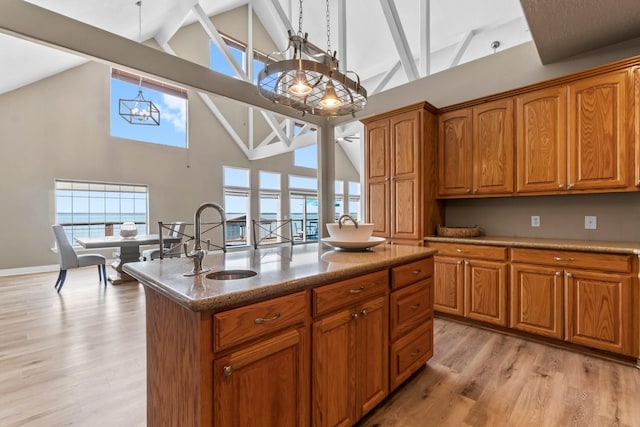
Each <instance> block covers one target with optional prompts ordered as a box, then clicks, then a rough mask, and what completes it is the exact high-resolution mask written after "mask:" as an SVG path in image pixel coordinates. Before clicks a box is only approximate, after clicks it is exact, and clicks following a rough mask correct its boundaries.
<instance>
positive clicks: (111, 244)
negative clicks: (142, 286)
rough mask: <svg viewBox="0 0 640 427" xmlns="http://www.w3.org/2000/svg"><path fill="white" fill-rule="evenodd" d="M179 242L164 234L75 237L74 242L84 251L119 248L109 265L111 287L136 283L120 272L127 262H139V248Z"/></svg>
mask: <svg viewBox="0 0 640 427" xmlns="http://www.w3.org/2000/svg"><path fill="white" fill-rule="evenodd" d="M160 237H162V239H161V238H160ZM181 240H182V236H169V235H164V234H163V235H162V236H160V235H159V234H141V235H136V236H132V237H122V236H105V237H76V242H78V244H80V246H82V247H83V248H85V249H100V248H116V247H117V248H120V254H119V256H118V258H117V259H116V260H115V261H114V262H113V264H111V266H112V267H113V269H114V270H115V273H114V274H110V275H109V281H110V282H111V283H112V284H113V285H120V284H122V283H126V282H131V281H136V279H134V278H133V277H131V276H129V275H128V274H127V273H125V272H124V271H122V266H123V265H124V264H126V263H128V262H136V261H140V246H144V245H159V244H160V243H161V242H162V244H165V243H179V242H180V241H181Z"/></svg>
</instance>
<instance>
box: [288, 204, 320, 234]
mask: <svg viewBox="0 0 640 427" xmlns="http://www.w3.org/2000/svg"><path fill="white" fill-rule="evenodd" d="M289 205H290V207H291V224H292V229H293V240H294V242H317V241H318V196H317V195H315V194H308V193H296V192H292V193H291V197H290V199H289Z"/></svg>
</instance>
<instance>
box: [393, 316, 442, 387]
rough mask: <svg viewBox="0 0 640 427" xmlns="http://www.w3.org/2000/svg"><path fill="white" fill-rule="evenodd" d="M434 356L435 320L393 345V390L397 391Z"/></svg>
mask: <svg viewBox="0 0 640 427" xmlns="http://www.w3.org/2000/svg"><path fill="white" fill-rule="evenodd" d="M431 356H433V320H429V321H428V322H426V323H424V324H423V325H421V326H420V327H418V328H416V329H414V330H413V331H411V332H410V333H408V334H407V335H405V336H403V337H402V338H400V339H398V341H396V342H395V343H393V344H392V345H391V361H390V363H391V365H390V366H391V380H390V381H391V389H392V390H393V389H395V388H396V387H398V386H399V385H400V384H402V383H403V382H404V381H405V380H406V379H407V378H409V377H410V376H411V375H412V374H413V373H414V372H415V371H417V370H418V369H420V367H421V366H423V365H424V364H425V363H427V361H428V360H429V359H430V358H431Z"/></svg>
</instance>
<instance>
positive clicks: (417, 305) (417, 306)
mask: <svg viewBox="0 0 640 427" xmlns="http://www.w3.org/2000/svg"><path fill="white" fill-rule="evenodd" d="M409 308H410V309H411V310H417V309H419V308H420V303H418V304H414V305H412V306H411V307H409Z"/></svg>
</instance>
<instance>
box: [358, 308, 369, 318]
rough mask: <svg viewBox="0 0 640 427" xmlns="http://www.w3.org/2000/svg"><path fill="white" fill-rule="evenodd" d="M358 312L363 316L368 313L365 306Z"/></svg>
mask: <svg viewBox="0 0 640 427" xmlns="http://www.w3.org/2000/svg"><path fill="white" fill-rule="evenodd" d="M360 314H361V315H363V316H366V315H367V314H369V313H367V309H366V308H363V309H362V311H361V312H360Z"/></svg>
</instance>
